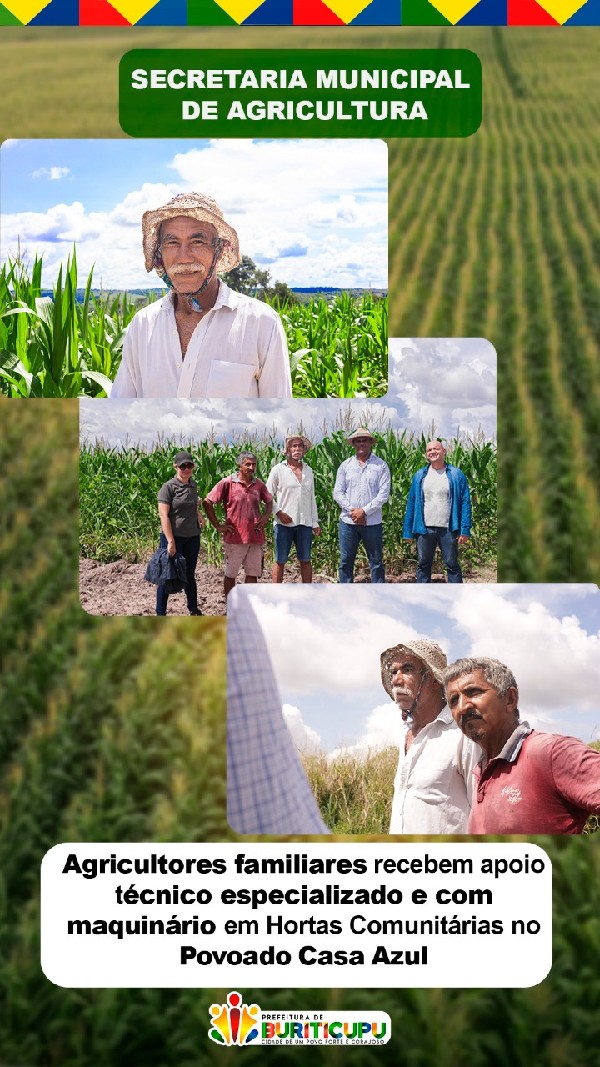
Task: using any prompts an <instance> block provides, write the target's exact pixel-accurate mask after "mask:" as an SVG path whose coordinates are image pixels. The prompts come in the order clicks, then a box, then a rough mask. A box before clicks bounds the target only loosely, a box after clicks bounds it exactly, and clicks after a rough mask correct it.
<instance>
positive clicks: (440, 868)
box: [42, 842, 552, 988]
mask: <svg viewBox="0 0 600 1067" xmlns="http://www.w3.org/2000/svg"><path fill="white" fill-rule="evenodd" d="M486 950H487V952H486ZM489 950H493V957H490V956H489ZM489 958H493V961H494V966H493V967H482V966H481V962H482V959H489ZM551 962H552V873H551V863H550V860H549V858H548V856H547V855H546V853H545V852H544V851H543V850H542V849H541V848H539V847H538V846H537V845H532V844H485V843H480V844H479V843H478V844H451V843H445V844H429V843H427V844H425V843H423V844H412V843H411V844H406V845H404V844H397V843H393V844H392V843H387V842H386V843H384V844H377V843H375V844H374V843H365V844H354V843H353V844H312V843H307V844H298V843H297V842H295V843H294V844H291V843H287V844H286V843H284V844H222V845H219V844H216V845H215V844H210V845H209V844H200V845H189V844H167V845H156V844H132V845H125V844H112V845H111V844H109V845H106V844H90V843H75V844H60V845H56V846H55V847H54V848H52V849H50V851H49V852H48V853H47V854H46V855H45V857H44V859H43V862H42V968H43V970H44V973H45V974H46V976H47V977H48V978H49V979H50V980H51V981H52V982H54V983H56V984H57V985H61V986H72V987H75V986H89V987H111V986H112V987H120V986H123V987H128V986H130V987H183V986H192V987H198V988H203V987H223V986H230V987H232V988H239V987H240V986H243V985H248V986H252V987H260V986H262V987H264V988H275V987H287V988H303V987H310V988H329V987H330V986H337V987H347V986H348V987H352V986H357V987H359V986H362V987H372V988H384V987H402V986H406V987H462V988H466V987H484V986H496V987H499V988H510V987H525V986H531V985H535V984H537V983H538V982H541V981H542V979H543V978H545V976H546V975H547V973H548V971H549V970H550V966H551Z"/></svg>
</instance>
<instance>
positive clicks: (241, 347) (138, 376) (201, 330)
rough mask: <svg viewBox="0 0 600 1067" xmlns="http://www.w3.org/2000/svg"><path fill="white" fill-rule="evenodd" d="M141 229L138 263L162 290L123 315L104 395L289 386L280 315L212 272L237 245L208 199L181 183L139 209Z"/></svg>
mask: <svg viewBox="0 0 600 1067" xmlns="http://www.w3.org/2000/svg"><path fill="white" fill-rule="evenodd" d="M142 231H143V246H144V258H145V263H146V270H147V271H151V270H155V271H156V273H157V274H158V275H159V276H160V277H161V278H162V279H163V281H164V282H165V284H166V285H167V286H168V288H169V292H168V293H167V295H166V296H165V297H163V298H162V300H157V301H156V302H155V303H152V304H150V305H149V306H148V307H145V308H142V310H141V311H138V313H137V315H135V316H134V318H133V320H132V322H131V323H130V325H129V328H128V330H127V334H126V336H125V342H124V344H123V359H122V362H121V366H120V367H119V370H118V372H117V377H116V379H115V383H114V385H113V389H112V393H111V396H113V397H132V396H140V397H236V396H237V397H244V398H248V397H289V396H291V392H292V386H291V377H290V366H289V358H288V352H287V344H286V340H285V334H284V332H283V327H282V325H281V321H280V319H279V316H278V315H277V313H276V312H275V311H273V310H272V309H271V308H270V307H268V305H267V304H264V303H262V302H261V301H260V300H254V299H252V298H251V297H248V296H242V295H241V294H240V293H235V292H233V291H232V290H231V289H229V288H228V286H227V285H225V283H224V282H223V281H220V280H219V278H218V277H217V271H219V272H224V271H228V270H231V269H232V268H233V267H235V266H237V264H238V263H239V262H240V250H239V244H238V237H237V233H236V232H235V230H234V229H233V227H232V226H230V225H229V223H227V222H226V221H225V219H224V218H223V214H222V212H221V210H220V208H219V206H218V205H217V204H216V202H215V201H214V200H213V199H212V198H211V197H210V196H205V195H204V194H202V193H181V194H180V195H179V196H176V197H174V198H173V199H172V200H170V201H169V203H168V204H164V205H163V207H159V208H156V209H155V210H154V211H146V212H144V215H143V217H142Z"/></svg>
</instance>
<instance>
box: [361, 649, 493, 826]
mask: <svg viewBox="0 0 600 1067" xmlns="http://www.w3.org/2000/svg"><path fill="white" fill-rule="evenodd" d="M446 666H447V660H446V655H445V653H444V652H443V651H442V649H441V648H440V646H439V645H438V644H436V642H435V641H432V640H430V638H428V637H417V638H415V639H413V640H409V641H406V642H403V643H402V644H398V645H393V646H392V647H391V648H386V649H385V651H383V652H382V653H381V682H382V685H383V688H384V689H385V691H386V693H387V695H388V696H389V698H390V700H393V702H394V704H395V705H396V707H397V708H399V709H400V711H401V713H402V721H403V723H404V724H405V726H406V732H405V734H404V737H403V738H402V740H401V741H400V750H399V753H398V767H397V769H396V777H395V779H394V799H393V801H392V816H391V820H390V833H391V834H465V833H466V832H467V820H468V818H469V812H470V810H471V797H472V775H473V771H474V769H475V767H476V765H477V763H478V761H479V759H480V757H481V749H480V748H479V746H478V745H476V744H475V743H474V741H472V740H470V739H469V738H467V737H464V735H463V734H462V733H461V732H460V730H458V729H457V728H456V725H455V723H454V720H453V718H452V713H451V711H450V710H449V708H448V707H447V706H446V696H445V693H444V686H443V684H442V678H443V676H444V671H445V669H446Z"/></svg>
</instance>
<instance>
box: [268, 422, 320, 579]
mask: <svg viewBox="0 0 600 1067" xmlns="http://www.w3.org/2000/svg"><path fill="white" fill-rule="evenodd" d="M310 448H311V443H310V441H309V439H308V437H305V436H304V434H301V433H297V434H291V435H290V436H289V437H286V439H285V444H284V452H285V461H284V462H283V463H277V464H276V466H275V467H273V470H272V471H271V473H270V475H269V477H268V479H267V489H268V490H269V492H270V493H271V495H272V496H273V497H275V505H274V512H275V562H274V564H273V575H272V577H273V581H274V582H276V583H280V582H282V581H283V572H284V568H285V565H286V563H287V561H288V559H289V555H290V550H291V547H292V545H295V546H296V555H297V557H298V562H299V564H300V577H301V578H302V581H303V582H304V583H309V582H312V563H311V559H310V554H311V549H312V539H313V533H314V534H315V535H316V536H317V537H318V536H319V534H320V533H321V527H320V526H319V517H318V515H317V501H316V499H315V479H314V476H313V472H312V470H311V469H310V467H309V466H308V464H307V463H304V462H303V460H304V457H305V455H306V453H307V452H308V451H309V449H310Z"/></svg>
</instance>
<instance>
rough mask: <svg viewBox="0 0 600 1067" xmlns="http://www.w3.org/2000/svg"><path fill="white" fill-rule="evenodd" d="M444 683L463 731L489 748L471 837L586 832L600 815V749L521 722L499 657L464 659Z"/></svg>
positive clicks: (510, 678)
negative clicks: (588, 823) (592, 816)
mask: <svg viewBox="0 0 600 1067" xmlns="http://www.w3.org/2000/svg"><path fill="white" fill-rule="evenodd" d="M443 682H444V685H445V689H446V699H447V701H448V707H449V708H450V711H451V712H452V714H453V716H454V720H455V722H456V724H457V726H459V727H460V729H461V730H462V731H463V733H464V734H465V735H466V736H467V737H470V738H471V740H472V741H476V742H477V744H478V745H481V747H482V749H483V751H484V756H483V759H482V760H481V762H480V763H479V764H478V765H477V767H476V768H475V771H474V774H475V784H476V789H474V791H473V799H472V808H471V814H470V816H469V822H468V825H467V833H469V834H580V833H581V831H582V830H583V827H584V826H585V822H586V819H587V817H588V815H589V814H590V813H595V814H599V813H600V752H595V751H594V749H592V748H589V747H588V745H585V744H584V743H583V741H578V740H577V739H576V738H575V737H563V736H561V735H559V734H546V733H540V732H539V731H538V730H533V729H532V728H531V726H529V724H528V723H527V722H521V721H520V718H519V707H518V703H519V690H518V688H517V683H516V681H515V678H514V675H513V673H512V671H511V670H510V669H509V668H508V667H506V666H505V665H504V664H503V663H500V662H499V661H498V660H496V659H489V658H487V657H483V656H482V657H480V658H478V659H459V660H457V661H456V662H455V663H452V664H451V665H450V666H449V667H448V668H447V669H446V670H445V671H444V674H443Z"/></svg>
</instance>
